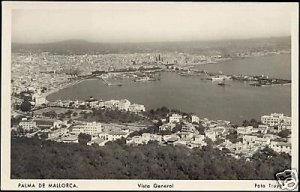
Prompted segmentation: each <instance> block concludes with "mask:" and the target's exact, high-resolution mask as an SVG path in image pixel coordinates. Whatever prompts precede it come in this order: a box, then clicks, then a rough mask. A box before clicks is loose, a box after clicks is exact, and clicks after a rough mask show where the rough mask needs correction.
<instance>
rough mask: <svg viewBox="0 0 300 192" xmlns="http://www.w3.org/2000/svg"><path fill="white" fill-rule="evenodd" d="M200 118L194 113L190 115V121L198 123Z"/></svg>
mask: <svg viewBox="0 0 300 192" xmlns="http://www.w3.org/2000/svg"><path fill="white" fill-rule="evenodd" d="M199 121H200V118H199V117H198V116H196V115H192V123H199Z"/></svg>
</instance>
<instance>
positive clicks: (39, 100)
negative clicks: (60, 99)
mask: <svg viewBox="0 0 300 192" xmlns="http://www.w3.org/2000/svg"><path fill="white" fill-rule="evenodd" d="M34 102H35V105H36V106H40V105H42V104H46V103H47V100H46V98H44V97H41V96H36V97H35V98H34Z"/></svg>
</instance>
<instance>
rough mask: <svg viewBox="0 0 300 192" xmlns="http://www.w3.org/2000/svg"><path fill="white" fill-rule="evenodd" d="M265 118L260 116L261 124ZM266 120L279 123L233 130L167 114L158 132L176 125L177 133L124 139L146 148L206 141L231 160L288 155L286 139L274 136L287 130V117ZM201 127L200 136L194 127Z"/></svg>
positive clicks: (196, 144) (222, 124) (225, 125)
mask: <svg viewBox="0 0 300 192" xmlns="http://www.w3.org/2000/svg"><path fill="white" fill-rule="evenodd" d="M266 117H267V116H262V117H261V118H262V120H265V119H266ZM268 117H269V118H274V117H278V118H279V119H280V120H278V122H279V123H277V124H270V123H269V121H263V122H262V124H259V125H258V127H256V128H255V127H253V126H246V127H237V128H234V127H233V126H232V125H231V123H230V122H229V121H223V120H217V121H212V120H208V119H206V118H205V119H201V120H200V118H199V117H197V116H195V115H192V116H191V117H187V116H182V115H180V114H170V115H169V117H168V120H165V119H162V122H164V123H163V124H162V125H161V126H160V127H159V130H160V131H166V130H170V131H172V130H173V129H174V128H175V127H176V126H177V125H178V124H181V126H182V127H181V129H180V131H177V132H174V133H173V134H170V135H164V136H162V135H158V134H150V133H144V134H142V135H140V136H134V137H132V138H127V143H128V144H131V145H132V144H146V143H148V142H149V141H157V142H159V143H160V144H172V145H185V146H187V147H189V148H193V147H203V146H206V145H207V141H208V140H207V139H210V140H211V141H212V143H213V145H214V147H217V148H219V149H224V148H226V149H228V150H229V151H230V152H231V154H232V155H233V156H235V157H240V156H246V157H249V156H252V155H253V154H254V153H255V152H256V151H257V150H259V149H263V148H265V147H269V148H271V149H273V150H274V151H276V152H278V153H281V152H285V153H288V154H291V141H290V135H289V136H288V137H287V138H281V137H280V136H278V134H277V133H278V132H280V131H282V130H290V129H291V124H290V120H291V119H290V117H287V116H284V115H283V114H276V113H274V114H271V115H270V116H268ZM200 124H201V126H202V127H204V133H199V131H198V130H197V127H198V126H199V125H200ZM280 124H283V125H287V126H285V127H282V129H280V130H277V129H274V126H277V125H280ZM233 133H234V134H235V137H236V139H237V140H236V141H231V140H230V139H229V137H228V135H230V134H233Z"/></svg>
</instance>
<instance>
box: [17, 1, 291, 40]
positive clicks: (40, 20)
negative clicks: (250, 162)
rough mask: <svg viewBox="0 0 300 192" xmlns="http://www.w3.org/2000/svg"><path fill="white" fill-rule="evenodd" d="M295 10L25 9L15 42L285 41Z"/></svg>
mask: <svg viewBox="0 0 300 192" xmlns="http://www.w3.org/2000/svg"><path fill="white" fill-rule="evenodd" d="M48 7H49V5H48ZM291 8H292V4H270V3H268V4H265V3H261V4H251V3H243V4H230V3H226V4H205V3H151V4H150V3H125V4H111V3H101V4H97V6H95V5H94V4H85V6H83V7H80V8H79V4H74V5H72V7H69V8H67V9H65V8H64V9H62V8H60V9H58V7H51V6H50V9H49V8H48V9H41V8H40V9H38V8H37V9H34V8H32V9H22V10H15V11H13V13H12V42H14V43H49V42H57V41H64V40H69V39H80V40H85V41H90V42H98V43H127V42H128V43H140V42H176V41H204V40H208V41H210V40H231V39H251V38H265V37H282V36H290V35H291V30H290V27H291V26H290V23H291V19H290V12H291ZM33 9H34V10H33ZM253 15H255V17H253ZM45 23H46V25H45Z"/></svg>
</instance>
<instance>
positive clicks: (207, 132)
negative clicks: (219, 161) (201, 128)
mask: <svg viewBox="0 0 300 192" xmlns="http://www.w3.org/2000/svg"><path fill="white" fill-rule="evenodd" d="M205 136H206V137H208V138H210V139H211V140H212V141H216V140H217V135H216V132H214V131H212V130H205Z"/></svg>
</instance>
